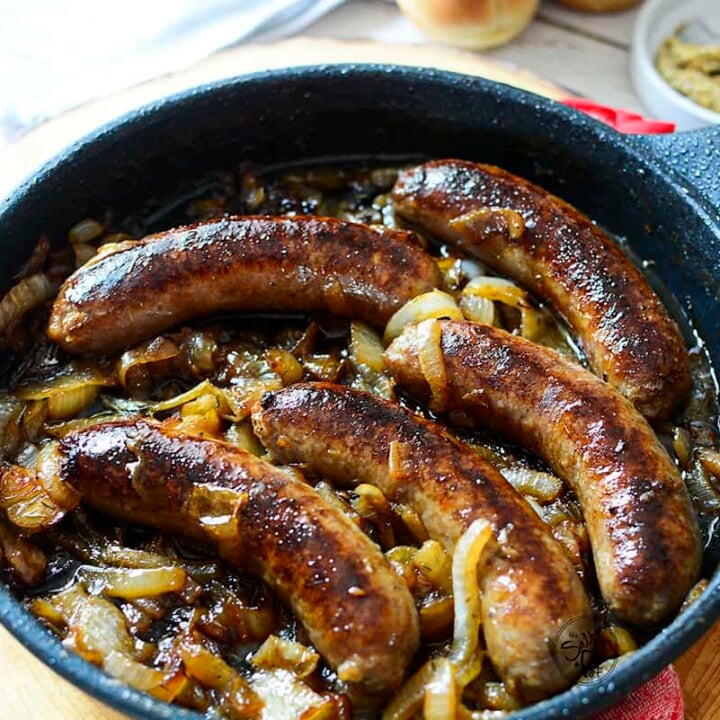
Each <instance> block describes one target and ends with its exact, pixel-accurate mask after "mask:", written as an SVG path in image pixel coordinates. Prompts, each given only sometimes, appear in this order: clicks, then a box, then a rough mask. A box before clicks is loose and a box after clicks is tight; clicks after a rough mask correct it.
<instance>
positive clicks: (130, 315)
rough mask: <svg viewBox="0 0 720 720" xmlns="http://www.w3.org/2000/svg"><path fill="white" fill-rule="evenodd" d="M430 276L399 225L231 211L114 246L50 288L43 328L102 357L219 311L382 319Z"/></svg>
mask: <svg viewBox="0 0 720 720" xmlns="http://www.w3.org/2000/svg"><path fill="white" fill-rule="evenodd" d="M440 283H441V277H440V273H439V271H438V269H437V267H436V265H435V262H434V261H433V259H432V258H431V257H430V255H428V254H427V253H425V252H424V251H423V250H422V249H421V248H420V247H419V246H418V245H417V244H415V243H414V241H413V235H412V234H411V233H408V232H406V231H403V230H388V229H386V228H378V227H369V226H367V225H361V224H358V223H350V222H344V221H341V220H336V219H334V218H321V217H310V216H306V217H292V218H290V217H265V216H250V217H234V218H223V219H220V220H214V221H211V222H206V223H200V224H198V225H191V226H188V227H181V228H177V229H175V230H168V231H167V232H163V233H159V234H157V235H151V236H149V237H147V238H145V239H143V240H137V241H128V242H124V243H120V244H118V246H117V247H116V248H115V249H111V250H109V251H105V252H102V251H101V254H100V255H99V256H97V257H96V258H93V259H91V260H90V261H89V262H88V263H87V264H85V265H84V266H83V267H81V268H80V269H78V270H77V271H76V272H75V273H74V274H73V275H71V276H70V277H69V278H68V279H67V280H66V281H65V283H64V284H63V286H62V287H61V288H60V293H59V294H58V297H57V299H56V300H55V304H54V306H53V310H52V314H51V317H50V325H49V328H48V334H49V335H50V338H51V339H52V340H54V341H55V342H57V343H58V344H59V345H60V346H61V347H62V348H64V349H65V350H66V351H67V352H71V353H109V352H114V351H117V350H120V349H122V348H123V347H125V346H128V345H133V344H136V343H138V342H140V341H142V340H146V339H148V338H151V337H154V336H155V335H157V334H158V333H160V332H162V331H163V330H167V329H168V328H170V327H172V326H174V325H176V324H178V323H182V322H186V321H188V320H191V319H193V318H196V317H201V316H204V315H209V314H213V313H220V312H253V311H277V312H294V313H301V312H329V313H334V314H336V315H340V316H342V317H350V318H353V319H358V320H364V321H366V322H368V323H370V324H372V325H380V326H382V325H383V324H384V323H385V322H386V321H387V320H388V318H389V317H390V316H391V315H392V314H393V313H394V312H395V311H396V310H397V309H398V308H399V307H400V306H401V305H403V304H404V303H405V302H407V301H408V300H410V299H411V298H413V297H415V295H417V294H418V293H422V292H425V291H427V290H431V289H432V288H434V287H437V286H438V285H440Z"/></svg>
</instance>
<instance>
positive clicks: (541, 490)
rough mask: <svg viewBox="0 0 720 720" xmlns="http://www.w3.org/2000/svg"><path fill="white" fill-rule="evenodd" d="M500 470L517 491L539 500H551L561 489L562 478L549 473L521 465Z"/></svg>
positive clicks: (546, 501) (545, 501)
mask: <svg viewBox="0 0 720 720" xmlns="http://www.w3.org/2000/svg"><path fill="white" fill-rule="evenodd" d="M500 472H501V473H502V475H503V477H504V478H505V479H506V480H507V481H508V482H509V483H510V484H511V485H512V486H513V487H514V488H515V489H516V490H517V491H518V492H519V493H521V494H523V495H530V496H531V497H533V498H535V499H537V500H540V502H544V503H548V502H552V501H553V500H555V499H556V498H557V497H558V496H559V495H560V493H561V492H562V491H563V483H562V480H561V479H560V478H559V477H557V476H556V475H551V474H550V473H546V472H541V471H539V470H530V469H529V468H523V467H510V468H503V469H502V470H501V471H500Z"/></svg>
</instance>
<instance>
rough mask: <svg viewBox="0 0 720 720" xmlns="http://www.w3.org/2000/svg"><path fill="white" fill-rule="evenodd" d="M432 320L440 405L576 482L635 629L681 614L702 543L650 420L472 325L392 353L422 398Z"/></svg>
mask: <svg viewBox="0 0 720 720" xmlns="http://www.w3.org/2000/svg"><path fill="white" fill-rule="evenodd" d="M429 323H437V325H436V326H434V327H435V328H437V329H438V330H439V332H438V335H437V336H436V337H437V342H438V343H439V348H438V349H437V351H438V352H439V353H441V357H442V362H443V363H444V366H443V367H442V368H441V370H440V371H439V372H441V374H442V375H443V376H444V378H443V379H444V383H443V387H444V388H445V395H444V396H440V393H436V394H435V395H436V397H435V400H436V401H437V400H440V402H441V403H442V404H444V407H443V408H442V409H443V410H445V411H461V412H463V413H465V414H466V415H468V416H470V417H471V418H473V419H474V420H476V421H477V422H478V423H480V424H481V425H484V426H486V427H489V428H491V429H492V430H493V431H496V432H498V433H499V434H500V435H504V436H505V437H507V438H508V439H510V440H512V441H514V442H517V443H519V444H520V445H523V446H524V447H526V448H528V449H530V450H532V451H533V452H535V453H536V454H537V455H539V456H540V457H541V458H543V459H544V460H545V461H546V462H547V463H548V464H549V465H550V466H551V467H552V468H553V469H554V470H555V472H556V473H557V474H558V475H559V476H560V477H562V478H563V479H564V480H566V481H567V482H568V484H569V485H570V487H571V488H572V489H573V491H574V492H575V494H576V495H577V497H578V500H579V501H580V503H581V505H582V508H583V512H584V515H585V522H586V525H587V529H588V535H589V538H590V544H591V546H592V550H593V556H594V559H595V566H596V571H597V576H598V581H599V584H600V591H601V592H602V595H603V598H604V599H605V601H606V602H607V604H608V605H609V607H610V608H611V609H612V610H614V611H615V612H616V613H617V615H618V616H619V617H620V618H622V619H623V620H626V621H627V622H630V623H638V624H646V623H654V622H656V621H659V620H661V619H662V618H664V617H666V616H667V615H668V614H669V613H671V612H672V611H673V610H676V609H677V608H678V606H679V605H680V603H681V601H682V599H683V598H684V597H685V595H686V594H687V592H688V591H689V590H690V588H691V587H692V585H693V583H694V582H695V580H696V579H697V576H698V573H699V570H700V559H701V558H700V555H701V543H700V535H699V531H698V527H697V523H696V519H695V516H694V514H693V510H692V507H691V504H690V499H689V497H688V493H687V490H686V488H685V484H684V482H683V480H682V478H681V476H680V473H679V472H678V470H677V468H676V467H675V465H674V464H673V462H672V460H671V459H670V457H669V455H668V454H667V452H666V451H665V449H664V448H663V446H662V445H661V444H660V441H659V440H658V439H657V437H656V436H655V433H654V432H653V430H652V428H651V427H650V426H649V425H648V423H647V421H646V420H645V419H644V418H643V417H642V416H641V415H640V414H639V413H638V412H637V411H636V410H635V408H634V407H633V406H632V405H631V404H630V403H629V402H628V401H627V400H626V399H625V398H624V397H622V395H620V393H618V392H617V391H616V390H614V389H613V388H611V387H610V386H609V385H608V384H607V383H604V382H603V381H602V380H599V379H598V378H597V377H595V376H594V375H593V374H592V373H590V372H588V371H586V370H585V369H583V368H582V367H580V366H579V365H575V364H574V363H571V362H569V361H567V360H565V359H563V358H562V357H561V356H560V355H559V354H558V353H556V352H554V351H553V350H550V349H548V348H545V347H541V346H539V345H536V344H535V343H532V342H529V341H528V340H525V339H523V338H520V337H517V336H515V335H511V334H510V333H508V332H505V331H504V330H500V329H498V328H495V327H492V326H490V325H480V324H475V323H470V322H454V321H445V320H440V321H432V320H431V321H426V322H425V323H421V324H420V325H417V326H410V327H407V328H406V329H405V330H404V331H403V333H402V335H400V336H399V337H398V338H396V339H395V340H394V341H393V343H392V344H391V345H390V347H389V348H388V349H387V351H386V352H385V359H386V363H387V364H388V367H389V368H390V371H391V372H392V374H393V375H394V376H395V378H396V379H397V381H398V382H399V383H400V385H401V386H402V387H404V388H406V389H407V390H409V391H410V392H411V393H413V394H414V395H416V396H418V397H425V398H427V397H428V395H429V394H430V393H431V387H430V386H429V385H428V382H427V380H426V378H425V377H424V375H423V370H422V358H421V353H423V352H427V350H422V348H423V346H424V345H425V343H426V342H427V339H428V337H432V335H433V333H430V332H427V331H428V329H429V328H430V325H429ZM431 380H432V381H433V383H434V382H435V381H436V379H432V378H431Z"/></svg>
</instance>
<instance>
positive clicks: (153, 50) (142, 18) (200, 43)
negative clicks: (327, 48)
mask: <svg viewBox="0 0 720 720" xmlns="http://www.w3.org/2000/svg"><path fill="white" fill-rule="evenodd" d="M342 2H344V0H120V2H109V1H108V0H0V146H2V144H3V143H7V142H9V141H10V140H12V139H13V138H15V137H17V136H19V135H20V134H21V133H22V132H23V131H25V130H27V129H29V128H30V127H32V126H33V125H35V124H37V123H38V122H40V121H42V120H44V119H46V118H49V117H51V116H53V115H55V114H57V113H59V112H61V111H63V110H66V109H68V108H71V107H74V106H76V105H79V104H81V103H83V102H85V101H87V100H90V99H92V98H96V97H101V96H103V95H107V94H109V93H111V92H113V91H116V90H119V89H121V88H124V87H128V86H130V85H133V84H135V83H138V82H142V81H143V80H148V79H150V78H153V77H157V76H159V75H162V74H164V73H168V72H171V71H173V70H177V69H179V68H182V67H187V66H189V65H192V64H194V63H195V62H197V61H199V60H201V59H202V58H204V57H206V56H208V55H210V54H211V53H213V52H214V51H216V50H219V49H221V48H224V47H227V46H229V45H233V44H235V43H237V42H239V41H242V40H245V39H247V38H248V37H250V36H253V37H254V38H259V37H261V38H262V39H263V40H265V39H267V40H271V39H276V38H279V37H283V36H287V35H291V34H293V33H296V32H298V31H299V30H301V29H302V28H304V27H305V26H307V25H309V24H310V23H312V22H313V21H314V20H316V19H317V18H319V17H320V16H321V15H323V14H324V13H326V12H328V11H329V10H331V9H333V8H334V7H336V6H338V5H340V4H341V3H342Z"/></svg>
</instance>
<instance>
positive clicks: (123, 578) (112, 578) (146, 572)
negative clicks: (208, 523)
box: [80, 565, 186, 600]
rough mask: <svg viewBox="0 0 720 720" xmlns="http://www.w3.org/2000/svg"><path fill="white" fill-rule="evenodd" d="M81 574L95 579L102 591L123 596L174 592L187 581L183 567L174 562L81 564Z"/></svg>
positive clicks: (126, 598) (153, 595) (91, 579)
mask: <svg viewBox="0 0 720 720" xmlns="http://www.w3.org/2000/svg"><path fill="white" fill-rule="evenodd" d="M80 577H81V578H82V579H83V580H84V581H86V582H92V583H94V584H95V585H96V586H97V587H98V588H99V589H102V592H103V593H104V594H105V595H108V596H109V597H118V598H123V599H125V600H134V599H136V598H144V597H155V596H157V595H164V594H165V593H177V592H180V591H181V590H182V589H183V588H184V587H185V583H186V575H185V571H184V570H183V569H182V568H180V567H178V566H173V565H170V566H167V565H166V566H165V567H155V568H143V569H130V568H102V569H96V568H88V567H84V568H82V570H81V571H80Z"/></svg>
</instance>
